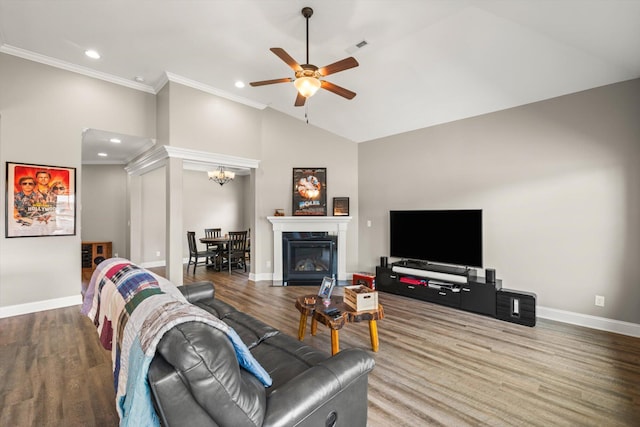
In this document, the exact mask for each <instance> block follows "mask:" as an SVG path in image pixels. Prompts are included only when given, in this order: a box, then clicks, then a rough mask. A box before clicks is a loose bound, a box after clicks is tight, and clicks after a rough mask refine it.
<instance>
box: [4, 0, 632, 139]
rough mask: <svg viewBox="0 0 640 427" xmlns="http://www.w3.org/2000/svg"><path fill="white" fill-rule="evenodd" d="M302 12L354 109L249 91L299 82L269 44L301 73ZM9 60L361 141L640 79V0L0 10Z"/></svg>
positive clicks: (323, 95)
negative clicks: (182, 92)
mask: <svg viewBox="0 0 640 427" xmlns="http://www.w3.org/2000/svg"><path fill="white" fill-rule="evenodd" d="M304 6H311V7H312V8H313V9H314V14H313V16H312V17H311V19H310V21H309V31H310V34H309V45H310V58H309V59H310V63H312V64H315V65H317V66H324V65H327V64H330V63H333V62H335V61H337V60H340V59H342V58H344V57H347V56H354V57H355V58H356V59H357V60H358V62H359V63H360V66H359V67H357V68H353V69H350V70H347V71H343V72H340V73H336V74H333V75H331V76H329V77H327V80H329V81H331V82H333V83H335V84H338V85H340V86H342V87H345V88H348V89H350V90H352V91H354V92H356V93H357V96H356V97H355V98H354V99H353V100H345V99H343V98H341V97H339V96H336V95H335V94H333V93H331V92H328V91H323V90H321V91H320V92H319V93H317V94H316V95H315V96H313V97H312V98H310V99H309V100H307V103H306V106H305V107H294V106H293V103H294V100H295V96H296V91H295V88H294V86H293V84H292V83H282V84H274V85H270V86H261V87H250V86H249V85H248V83H249V82H251V81H257V80H266V79H275V78H282V77H292V76H293V72H292V70H291V69H290V68H289V67H288V66H287V65H286V64H285V63H284V62H283V61H282V60H281V59H279V58H278V57H277V56H276V55H274V54H273V53H272V52H270V51H269V48H271V47H281V48H283V49H285V50H286V51H287V52H288V53H289V54H290V55H291V56H292V57H293V58H294V59H296V60H297V61H298V62H299V63H304V62H305V19H304V18H303V17H302V15H301V9H302V8H303V7H304ZM361 42H365V45H364V46H363V47H360V48H358V47H356V45H358V44H361ZM86 49H95V50H97V51H98V52H99V53H100V54H101V58H100V59H97V60H95V59H90V58H87V57H86V56H85V55H84V52H85V50H86ZM0 51H1V52H5V53H9V54H12V55H17V56H21V57H25V58H28V59H33V60H36V61H41V62H44V63H48V64H51V65H55V66H58V67H62V68H66V69H71V70H74V71H78V72H81V73H85V74H89V75H92V76H95V77H98V78H103V79H105V80H110V81H114V82H117V83H120V84H123V85H127V86H130V87H134V88H137V89H140V90H144V91H148V92H152V93H156V92H157V91H158V90H159V89H160V88H161V87H162V85H163V84H164V83H165V82H166V81H167V76H171V77H172V78H175V79H177V80H178V81H181V82H183V83H185V84H190V85H194V86H196V87H198V88H200V89H203V90H206V91H210V92H212V93H216V94H219V95H222V96H227V97H229V98H231V99H235V100H237V101H239V102H245V103H247V104H249V105H253V106H257V107H259V108H264V107H267V106H268V107H271V108H273V109H275V110H278V111H281V112H283V113H285V114H288V115H291V116H293V117H296V118H298V119H300V120H305V117H307V118H308V120H309V123H311V124H313V125H315V126H318V127H320V128H323V129H326V130H328V131H331V132H333V133H335V134H337V135H340V136H343V137H345V138H347V139H349V140H352V141H355V142H364V141H369V140H372V139H376V138H381V137H385V136H389V135H394V134H398V133H402V132H406V131H410V130H414V129H419V128H424V127H428V126H432V125H436V124H440V123H446V122H450V121H454V120H459V119H463V118H467V117H472V116H476V115H480V114H485V113H488V112H493V111H498V110H502V109H506V108H510V107H514V106H518V105H523V104H528V103H531V102H535V101H540V100H544V99H548V98H552V97H556V96H559V95H564V94H568V93H573V92H577V91H581V90H586V89H590V88H594V87H598V86H602V85H607V84H611V83H615V82H620V81H624V80H629V79H633V78H638V77H640V1H633V0H632V1H622V0H553V1H551V0H510V1H504V0H500V1H498V0H496V1H489V0H448V1H443V0H377V1H376V0H322V1H320V0H305V1H299V0H271V1H269V0H217V1H164V0H154V1H152V0H141V1H100V0H75V1H74V0H70V1H48V0H34V1H24V0H0ZM136 78H137V80H139V81H136ZM236 81H243V82H245V84H247V85H246V86H245V87H244V88H237V87H235V86H234V84H235V82H236Z"/></svg>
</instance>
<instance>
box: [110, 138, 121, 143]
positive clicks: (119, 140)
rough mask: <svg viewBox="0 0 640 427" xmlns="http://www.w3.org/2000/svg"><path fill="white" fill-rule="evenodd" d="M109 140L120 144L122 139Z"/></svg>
mask: <svg viewBox="0 0 640 427" xmlns="http://www.w3.org/2000/svg"><path fill="white" fill-rule="evenodd" d="M109 142H113V143H114V144H120V143H121V142H122V140H121V139H120V138H111V139H110V140H109Z"/></svg>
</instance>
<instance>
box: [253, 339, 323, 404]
mask: <svg viewBox="0 0 640 427" xmlns="http://www.w3.org/2000/svg"><path fill="white" fill-rule="evenodd" d="M251 354H253V357H255V359H256V360H257V361H258V362H259V363H260V365H261V366H262V367H263V368H264V369H265V370H266V371H267V372H268V373H269V376H271V380H272V381H273V383H272V386H271V387H270V388H268V389H267V390H266V391H267V396H268V395H269V394H270V393H271V392H272V391H273V390H277V389H278V387H280V386H281V385H282V384H285V383H287V382H288V381H290V380H291V379H292V378H294V377H296V376H297V375H299V374H301V373H303V372H305V371H306V370H307V369H309V368H310V367H311V366H315V365H317V364H319V363H320V362H322V361H324V360H326V359H328V358H329V354H328V353H325V352H323V351H320V350H316V349H314V348H313V347H310V346H308V345H305V344H304V343H302V342H300V341H298V340H296V339H295V338H292V337H290V336H288V335H285V334H282V333H279V334H277V335H274V336H271V337H269V339H266V340H263V341H262V342H261V343H260V345H258V346H255V347H254V348H252V349H251Z"/></svg>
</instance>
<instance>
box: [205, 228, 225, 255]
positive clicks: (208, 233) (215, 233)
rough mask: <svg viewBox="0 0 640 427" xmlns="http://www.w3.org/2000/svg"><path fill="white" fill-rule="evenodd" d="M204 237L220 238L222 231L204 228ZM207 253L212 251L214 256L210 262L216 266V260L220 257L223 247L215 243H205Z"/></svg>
mask: <svg viewBox="0 0 640 427" xmlns="http://www.w3.org/2000/svg"><path fill="white" fill-rule="evenodd" d="M204 237H222V229H221V228H205V229H204ZM206 245H207V250H208V251H214V252H215V253H216V256H215V257H214V258H213V259H212V260H211V262H212V263H214V264H216V263H217V259H218V257H219V256H220V252H222V250H223V249H225V248H224V245H218V244H216V243H206Z"/></svg>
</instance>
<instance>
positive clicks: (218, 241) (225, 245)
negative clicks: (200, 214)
mask: <svg viewBox="0 0 640 427" xmlns="http://www.w3.org/2000/svg"><path fill="white" fill-rule="evenodd" d="M200 243H204V244H205V245H216V246H218V247H219V248H220V247H222V251H227V259H229V260H230V259H231V245H229V236H220V237H201V238H200ZM222 251H220V250H218V252H222ZM227 264H229V273H231V263H230V262H228V263H227ZM213 266H214V268H218V267H216V260H215V259H214V260H213ZM218 270H219V271H222V258H221V259H220V267H219V268H218Z"/></svg>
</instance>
